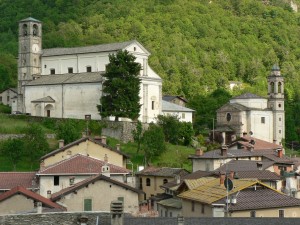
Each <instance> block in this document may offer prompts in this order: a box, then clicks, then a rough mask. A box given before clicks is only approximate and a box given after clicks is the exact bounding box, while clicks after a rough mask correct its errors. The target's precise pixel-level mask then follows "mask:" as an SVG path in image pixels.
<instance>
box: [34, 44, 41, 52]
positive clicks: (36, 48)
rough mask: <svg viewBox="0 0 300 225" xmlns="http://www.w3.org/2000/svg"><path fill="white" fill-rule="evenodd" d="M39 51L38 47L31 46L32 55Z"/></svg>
mask: <svg viewBox="0 0 300 225" xmlns="http://www.w3.org/2000/svg"><path fill="white" fill-rule="evenodd" d="M39 50H40V48H39V46H38V45H37V44H33V45H32V51H33V52H34V53H36V52H38V51H39Z"/></svg>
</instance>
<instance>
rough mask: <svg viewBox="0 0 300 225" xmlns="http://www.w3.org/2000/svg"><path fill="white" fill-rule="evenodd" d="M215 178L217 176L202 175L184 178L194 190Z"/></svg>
mask: <svg viewBox="0 0 300 225" xmlns="http://www.w3.org/2000/svg"><path fill="white" fill-rule="evenodd" d="M215 179H216V178H215V177H201V178H198V179H184V181H183V182H184V183H185V185H186V186H187V187H188V189H189V190H192V189H195V188H197V187H199V186H201V185H203V184H206V183H207V182H210V181H212V180H215Z"/></svg>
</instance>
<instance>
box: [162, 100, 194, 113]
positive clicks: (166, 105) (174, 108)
mask: <svg viewBox="0 0 300 225" xmlns="http://www.w3.org/2000/svg"><path fill="white" fill-rule="evenodd" d="M162 111H163V112H164V111H165V112H194V111H195V110H193V109H190V108H187V107H184V106H181V105H177V104H175V103H172V102H167V101H164V100H162Z"/></svg>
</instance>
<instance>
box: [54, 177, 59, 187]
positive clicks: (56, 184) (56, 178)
mask: <svg viewBox="0 0 300 225" xmlns="http://www.w3.org/2000/svg"><path fill="white" fill-rule="evenodd" d="M53 185H54V186H59V176H53Z"/></svg>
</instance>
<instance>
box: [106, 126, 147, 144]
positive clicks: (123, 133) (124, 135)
mask: <svg viewBox="0 0 300 225" xmlns="http://www.w3.org/2000/svg"><path fill="white" fill-rule="evenodd" d="M136 124H137V122H124V121H105V126H104V127H103V128H102V135H105V136H109V137H112V138H116V139H118V140H120V141H121V142H123V143H127V142H129V141H133V135H132V131H133V130H135V128H136ZM142 126H143V130H146V129H148V127H149V124H147V123H143V124H142Z"/></svg>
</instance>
